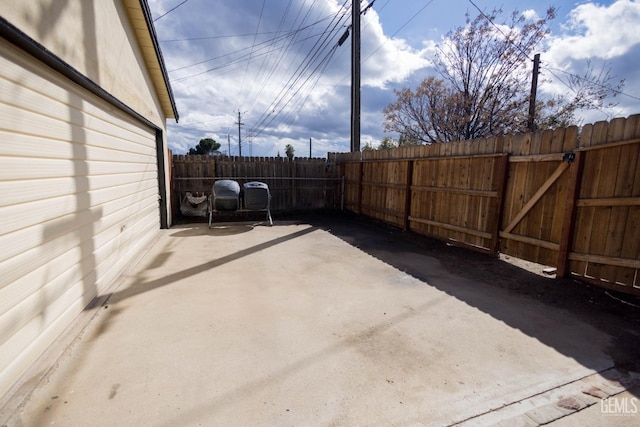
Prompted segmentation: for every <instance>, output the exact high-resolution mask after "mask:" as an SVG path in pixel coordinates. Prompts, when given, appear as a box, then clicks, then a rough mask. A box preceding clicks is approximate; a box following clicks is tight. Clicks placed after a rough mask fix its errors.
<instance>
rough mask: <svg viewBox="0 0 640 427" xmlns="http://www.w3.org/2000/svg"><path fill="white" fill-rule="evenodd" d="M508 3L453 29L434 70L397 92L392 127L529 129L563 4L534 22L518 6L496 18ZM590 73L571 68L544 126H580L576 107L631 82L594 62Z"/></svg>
mask: <svg viewBox="0 0 640 427" xmlns="http://www.w3.org/2000/svg"><path fill="white" fill-rule="evenodd" d="M500 14H502V10H501V9H494V10H493V11H492V12H491V13H490V14H484V13H481V14H480V15H478V16H477V17H476V18H475V19H473V20H471V19H470V17H469V15H467V21H466V25H465V26H464V27H458V28H457V29H456V30H455V31H452V32H450V33H449V34H448V36H447V37H446V38H445V40H444V41H443V42H442V43H441V44H440V45H439V46H438V48H437V54H436V60H435V65H434V68H435V70H436V72H437V73H438V74H439V77H440V78H436V77H429V78H427V79H425V80H424V81H423V82H422V83H421V84H420V86H418V87H417V88H416V89H415V90H412V89H409V88H404V89H402V90H397V91H395V94H396V97H397V99H396V101H395V102H392V103H391V104H389V105H388V106H387V107H386V108H385V109H384V114H385V124H384V128H385V131H387V132H398V133H399V134H400V135H401V138H403V139H406V140H409V141H416V142H422V143H437V142H449V141H460V140H468V139H475V138H482V137H486V136H491V135H503V134H507V133H520V132H526V131H527V118H528V117H527V116H528V105H529V96H530V90H529V88H530V79H531V71H530V68H531V67H530V58H531V57H532V56H533V53H534V52H535V51H536V50H537V49H538V48H539V45H540V44H541V42H542V41H543V40H544V39H545V37H546V36H547V35H548V34H549V25H548V24H549V22H550V21H551V20H552V19H554V18H555V9H554V8H549V9H548V10H547V12H546V15H545V16H544V18H540V19H537V20H534V21H529V20H527V19H526V17H525V16H524V15H523V14H521V13H520V12H518V11H514V12H513V13H512V14H511V15H510V16H509V18H508V19H507V20H505V21H503V22H502V23H501V24H496V20H497V19H498V17H499V15H500ZM587 65H588V66H587V68H586V71H585V73H584V75H581V76H578V75H573V74H568V78H567V81H566V82H564V83H565V85H566V86H567V88H568V89H569V90H568V91H567V93H566V94H564V95H562V96H553V97H551V98H549V99H546V100H541V101H538V102H537V103H536V120H535V123H534V124H535V126H536V127H537V128H538V129H541V128H542V129H546V128H554V127H560V126H568V125H570V124H576V123H575V122H576V113H577V112H578V111H581V110H585V109H593V108H596V109H601V108H603V107H611V106H614V105H615V104H608V105H605V100H606V99H607V98H609V97H610V96H615V95H616V94H617V93H619V92H620V90H621V88H622V87H623V86H624V81H620V82H619V83H618V84H617V85H612V84H611V82H612V80H613V77H612V75H611V69H610V67H607V66H604V67H602V69H601V70H600V71H596V70H595V69H594V68H593V67H592V66H591V64H590V63H588V64H587Z"/></svg>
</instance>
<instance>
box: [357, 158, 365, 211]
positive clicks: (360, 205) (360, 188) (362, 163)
mask: <svg viewBox="0 0 640 427" xmlns="http://www.w3.org/2000/svg"><path fill="white" fill-rule="evenodd" d="M358 168H359V171H358V214H359V215H362V178H363V177H364V162H363V161H362V160H360V163H359V166H358Z"/></svg>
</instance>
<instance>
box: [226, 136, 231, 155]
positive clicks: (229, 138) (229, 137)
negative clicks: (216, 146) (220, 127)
mask: <svg viewBox="0 0 640 427" xmlns="http://www.w3.org/2000/svg"><path fill="white" fill-rule="evenodd" d="M227 147H229V151H227V153H229V155H231V135H229V134H227Z"/></svg>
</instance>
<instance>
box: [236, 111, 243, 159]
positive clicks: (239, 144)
mask: <svg viewBox="0 0 640 427" xmlns="http://www.w3.org/2000/svg"><path fill="white" fill-rule="evenodd" d="M237 125H238V155H239V156H240V157H242V135H241V133H240V126H242V125H244V123H242V122H241V121H240V111H238V123H237Z"/></svg>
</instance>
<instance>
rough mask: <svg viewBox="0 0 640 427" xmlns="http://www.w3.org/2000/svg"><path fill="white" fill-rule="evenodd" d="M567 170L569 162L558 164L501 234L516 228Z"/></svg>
mask: <svg viewBox="0 0 640 427" xmlns="http://www.w3.org/2000/svg"><path fill="white" fill-rule="evenodd" d="M568 168H569V162H562V163H560V164H559V165H558V167H557V168H556V170H555V171H554V172H553V174H552V175H551V176H550V177H549V178H548V179H547V180H546V181H545V182H544V184H542V186H541V187H540V188H539V189H538V191H536V194H534V195H533V197H532V198H531V199H530V200H529V201H528V202H527V203H526V204H525V205H524V206H523V207H522V210H521V211H520V212H518V215H516V216H515V218H513V220H511V222H510V223H509V225H507V227H506V228H505V229H504V230H503V232H504V233H510V232H511V231H512V230H513V229H514V228H515V227H516V225H518V223H519V222H520V221H522V218H524V217H525V216H526V215H527V214H528V213H529V211H530V210H531V209H532V208H533V207H534V206H535V204H536V203H538V200H540V199H541V198H542V196H544V193H546V192H547V190H549V188H551V186H552V185H553V183H554V182H556V181H557V180H558V178H560V176H561V175H562V174H563V173H564V171H566V170H567V169H568Z"/></svg>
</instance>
